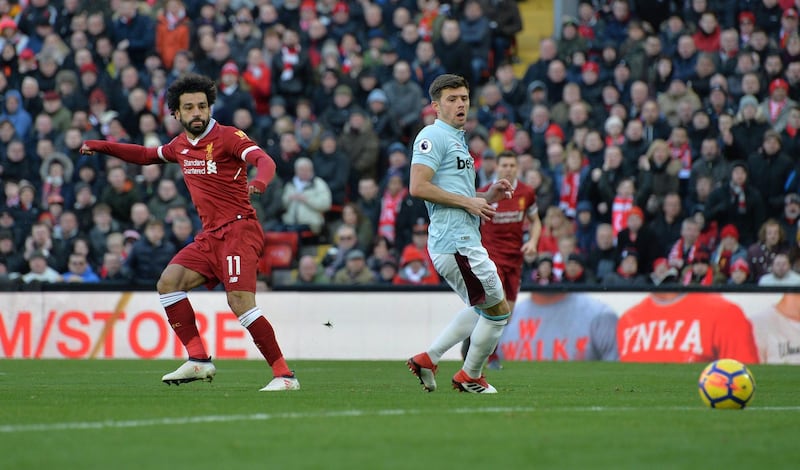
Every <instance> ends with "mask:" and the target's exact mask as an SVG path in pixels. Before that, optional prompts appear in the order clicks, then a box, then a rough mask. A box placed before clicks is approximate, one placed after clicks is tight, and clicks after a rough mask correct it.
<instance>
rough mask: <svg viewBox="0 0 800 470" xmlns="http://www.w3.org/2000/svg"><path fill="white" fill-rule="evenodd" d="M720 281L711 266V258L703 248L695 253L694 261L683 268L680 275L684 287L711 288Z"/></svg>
mask: <svg viewBox="0 0 800 470" xmlns="http://www.w3.org/2000/svg"><path fill="white" fill-rule="evenodd" d="M722 279H724V276H723V277H722ZM722 279H721V278H720V276H719V275H718V274H717V272H716V270H715V269H714V266H713V265H712V264H711V258H710V256H709V254H708V251H707V250H706V249H705V248H702V249H700V250H699V251H697V253H695V256H694V259H693V260H692V262H691V263H690V264H689V265H687V266H686V267H684V268H683V271H682V274H681V284H683V285H684V286H692V285H694V286H711V285H714V284H719V283H721V282H722Z"/></svg>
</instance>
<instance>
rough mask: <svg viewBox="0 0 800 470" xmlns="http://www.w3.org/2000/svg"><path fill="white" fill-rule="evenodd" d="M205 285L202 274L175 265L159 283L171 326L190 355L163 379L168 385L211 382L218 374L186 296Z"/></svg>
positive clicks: (162, 300)
mask: <svg viewBox="0 0 800 470" xmlns="http://www.w3.org/2000/svg"><path fill="white" fill-rule="evenodd" d="M205 282H206V278H205V277H204V276H203V275H202V274H200V273H198V272H196V271H193V270H191V269H188V268H186V267H184V266H181V265H180V264H175V263H173V264H170V265H168V266H167V267H166V269H164V272H162V273H161V278H160V279H159V280H158V284H157V288H158V293H159V299H160V301H161V305H162V306H163V307H164V310H165V311H166V313H167V319H168V320H169V324H170V326H171V327H172V329H173V331H175V334H176V335H177V336H178V338H179V339H180V340H181V343H183V346H184V347H185V348H186V352H187V353H188V355H189V360H188V361H186V362H185V363H184V364H182V365H181V366H180V367H178V368H177V369H176V370H175V371H173V372H170V373H169V374H166V375H164V376H163V377H162V378H161V381H162V382H164V383H166V384H167V385H171V384H175V385H179V384H182V383H187V382H193V381H195V380H205V381H208V382H210V381H211V380H213V379H214V375H215V374H216V372H217V369H216V367H214V364H213V363H212V362H211V357H209V355H208V353H207V352H206V348H205V345H204V344H203V339H202V338H201V337H200V332H199V331H198V330H197V324H196V322H195V314H194V309H193V308H192V304H191V303H190V302H189V299H188V297H187V296H186V292H187V291H189V290H191V289H194V288H195V287H197V286H200V285H202V284H203V283H205Z"/></svg>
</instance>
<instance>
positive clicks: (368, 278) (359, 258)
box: [331, 248, 377, 286]
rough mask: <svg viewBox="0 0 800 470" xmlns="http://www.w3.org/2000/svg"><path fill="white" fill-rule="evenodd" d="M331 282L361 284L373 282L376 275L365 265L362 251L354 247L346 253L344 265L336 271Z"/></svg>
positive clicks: (351, 284)
mask: <svg viewBox="0 0 800 470" xmlns="http://www.w3.org/2000/svg"><path fill="white" fill-rule="evenodd" d="M331 282H332V283H333V284H338V285H347V286H363V285H369V284H375V283H376V282H377V277H376V276H375V273H374V272H372V270H371V269H369V267H368V266H367V261H366V256H365V255H364V252H363V251H361V250H360V249H358V248H356V249H354V250H351V251H349V252H348V253H347V255H346V256H345V264H344V267H343V268H341V269H339V270H338V271H336V274H334V276H333V278H332V279H331Z"/></svg>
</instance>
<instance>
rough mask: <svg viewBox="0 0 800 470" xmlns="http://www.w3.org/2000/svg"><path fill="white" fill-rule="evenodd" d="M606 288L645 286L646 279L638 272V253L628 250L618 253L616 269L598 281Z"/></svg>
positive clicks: (646, 283) (647, 281) (647, 282)
mask: <svg viewBox="0 0 800 470" xmlns="http://www.w3.org/2000/svg"><path fill="white" fill-rule="evenodd" d="M600 282H601V283H602V284H603V285H606V286H646V285H648V284H649V280H648V278H647V277H646V276H645V275H644V274H641V273H640V272H639V253H638V252H637V251H636V249H634V248H628V249H626V250H623V251H622V252H621V253H620V257H619V264H618V265H617V269H616V270H614V271H613V272H610V273H608V274H606V275H605V276H603V278H602V279H601V280H600Z"/></svg>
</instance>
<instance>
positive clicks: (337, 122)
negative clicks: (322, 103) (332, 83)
mask: <svg viewBox="0 0 800 470" xmlns="http://www.w3.org/2000/svg"><path fill="white" fill-rule="evenodd" d="M355 107H356V104H355V102H354V100H353V90H352V89H351V88H350V85H346V84H344V83H343V84H340V85H338V86H337V87H336V88H335V89H334V91H333V101H332V103H331V105H330V106H328V107H327V108H326V109H324V110H323V111H322V114H321V115H320V117H319V122H320V125H322V127H323V128H324V129H325V130H328V131H331V132H333V133H334V134H336V135H341V134H342V130H343V129H344V126H345V124H347V121H348V119H349V118H350V113H352V112H353V109H355Z"/></svg>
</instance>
